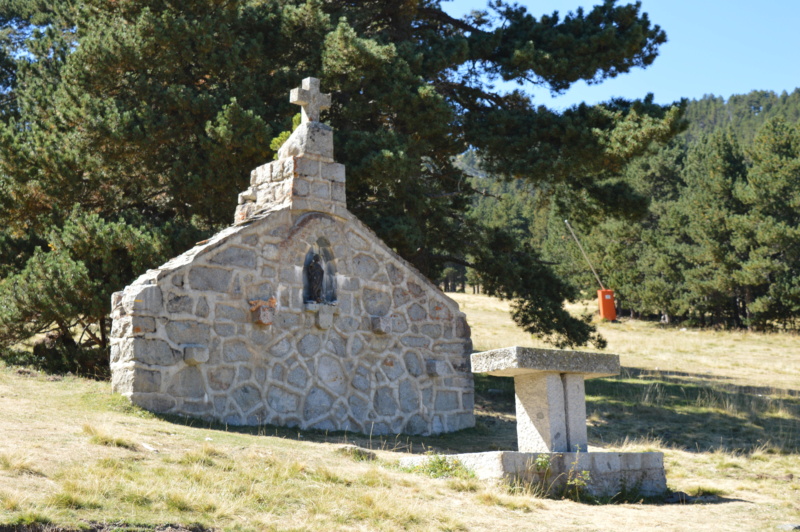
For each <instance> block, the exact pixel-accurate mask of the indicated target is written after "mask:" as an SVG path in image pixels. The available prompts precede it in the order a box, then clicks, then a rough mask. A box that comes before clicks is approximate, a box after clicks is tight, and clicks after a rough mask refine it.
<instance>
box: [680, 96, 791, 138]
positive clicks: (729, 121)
mask: <svg viewBox="0 0 800 532" xmlns="http://www.w3.org/2000/svg"><path fill="white" fill-rule="evenodd" d="M685 116H686V119H687V120H688V121H689V129H688V130H686V132H685V133H683V137H684V138H685V139H686V143H687V144H691V143H693V142H695V141H696V140H697V139H699V138H700V137H701V136H702V135H703V134H707V133H711V132H713V131H715V130H717V129H721V128H726V127H730V128H731V130H732V131H733V133H734V135H735V136H736V137H737V140H738V141H739V142H740V143H742V145H749V144H750V143H751V142H752V140H753V137H754V136H755V134H756V132H757V131H758V129H759V128H760V127H761V126H762V125H763V124H764V123H765V122H766V121H767V120H769V119H770V118H775V117H781V118H783V119H784V120H786V121H787V122H789V123H791V124H796V123H798V122H800V88H797V89H795V90H793V91H792V92H791V93H787V92H786V91H783V92H782V93H781V94H775V93H774V92H772V91H758V90H755V91H752V92H749V93H747V94H735V95H733V96H731V97H730V98H728V99H727V100H725V98H723V97H721V96H714V95H713V94H709V95H706V96H704V97H703V98H701V99H699V100H691V101H690V102H689V105H688V106H687V108H686V115H685Z"/></svg>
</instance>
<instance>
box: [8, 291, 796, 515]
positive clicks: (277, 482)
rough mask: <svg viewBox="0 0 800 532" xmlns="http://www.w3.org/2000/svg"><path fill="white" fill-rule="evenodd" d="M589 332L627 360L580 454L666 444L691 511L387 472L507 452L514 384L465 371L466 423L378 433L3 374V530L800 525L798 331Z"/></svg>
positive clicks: (502, 328)
mask: <svg viewBox="0 0 800 532" xmlns="http://www.w3.org/2000/svg"><path fill="white" fill-rule="evenodd" d="M456 297H457V298H458V299H459V302H460V304H461V306H462V308H463V309H464V310H465V311H466V312H467V316H468V319H469V321H470V324H471V326H472V331H473V338H474V340H475V343H476V345H477V346H478V348H481V349H485V348H488V347H502V346H507V345H514V344H519V345H536V343H535V342H534V341H533V340H532V339H531V338H530V337H527V335H524V334H523V333H521V332H520V331H519V330H517V329H515V328H514V326H513V323H511V321H510V319H509V318H508V316H507V314H504V311H503V308H504V304H503V303H501V302H498V301H496V300H491V299H489V298H485V297H484V296H465V295H456ZM573 310H575V311H576V312H580V311H581V309H580V308H576V309H573ZM598 327H599V328H600V330H601V332H602V333H603V334H604V335H605V336H606V337H607V338H608V339H609V343H610V347H609V349H608V351H609V352H619V353H620V354H621V355H622V362H623V365H624V366H625V370H624V372H623V374H622V375H620V376H619V377H618V378H613V379H596V380H592V381H589V382H587V412H588V417H589V438H590V447H591V448H592V449H598V448H604V449H607V450H620V451H653V450H657V451H662V452H664V454H665V463H666V467H667V480H668V483H669V487H670V488H671V489H672V490H674V491H682V492H684V493H687V494H689V495H690V496H692V497H698V498H699V500H702V501H703V502H702V503H697V504H689V505H684V506H680V505H676V506H673V505H660V504H652V502H653V501H645V502H649V504H638V501H639V500H641V499H640V498H637V497H636V495H635V494H621V496H619V497H617V498H616V499H614V500H611V501H610V502H612V503H613V502H616V501H627V502H622V503H616V504H608V505H601V506H598V505H597V504H596V503H597V502H598V501H593V502H591V503H586V502H584V503H577V502H573V501H569V500H551V499H545V498H541V497H540V493H537V492H536V491H535V490H533V489H531V487H529V486H511V487H508V486H495V485H491V484H487V483H485V482H482V481H479V480H477V479H475V478H474V477H472V476H471V475H469V474H468V473H466V472H464V471H463V470H462V469H459V468H458V467H457V466H454V465H453V464H452V463H451V461H450V460H442V461H441V463H439V464H438V465H435V466H434V467H432V468H431V471H425V472H423V473H425V474H419V473H412V472H405V471H402V470H399V469H398V468H397V467H395V466H394V465H393V464H394V463H395V462H396V461H397V459H398V457H399V456H400V455H401V453H406V452H414V453H425V452H445V453H452V452H470V451H484V450H491V449H514V448H515V445H516V429H515V420H514V395H513V383H512V380H511V379H500V378H490V377H484V376H478V377H477V378H476V417H477V422H478V423H477V426H476V427H475V428H474V429H468V430H466V431H462V432H460V433H456V434H450V435H443V436H440V437H429V438H422V437H409V436H398V437H391V438H378V437H370V436H369V435H358V434H345V433H321V432H314V431H305V432H299V431H297V430H294V429H286V428H279V427H266V426H265V427H254V428H233V427H225V426H224V425H214V424H208V423H203V422H199V421H197V420H191V419H185V418H171V417H159V416H155V415H152V414H150V413H147V412H144V411H142V410H140V409H138V408H135V407H132V406H130V404H129V403H128V402H127V401H125V400H124V399H123V398H121V397H119V396H115V395H111V394H110V393H109V385H108V383H106V382H98V381H92V380H86V379H79V378H76V377H72V376H65V377H63V378H58V379H53V378H52V377H48V376H47V375H44V374H40V373H37V372H35V371H28V370H19V369H18V368H12V367H2V366H0V411H2V412H3V416H0V434H2V435H3V438H0V525H15V524H26V523H27V524H33V523H39V524H45V523H54V524H56V525H57V526H60V527H62V528H66V529H68V530H69V529H72V530H77V529H80V528H85V527H86V526H87V523H114V524H115V525H114V526H115V527H117V528H118V529H119V530H133V529H136V530H154V529H155V527H157V526H159V525H164V524H165V523H173V524H175V525H182V526H183V527H184V529H188V528H189V527H190V526H195V525H196V526H198V527H203V528H205V529H211V528H214V529H220V530H238V531H245V530H284V529H294V530H318V529H326V530H354V529H355V530H406V529H413V530H516V529H524V530H571V529H587V530H609V529H619V528H636V529H659V530H681V529H685V526H686V524H687V523H691V526H692V528H693V529H695V530H709V531H710V530H774V529H775V528H776V527H778V526H781V525H784V524H791V523H800V458H799V457H798V455H799V454H800V449H799V447H800V446H799V445H798V441H800V397H799V396H800V393H798V383H800V378H798V368H799V367H800V347H799V346H800V343H798V342H796V340H797V337H796V336H793V335H781V334H773V335H748V334H746V333H724V332H719V331H681V330H680V329H676V328H662V327H659V326H657V325H654V324H647V323H641V322H626V321H622V322H620V323H617V324H608V323H600V324H598ZM764 353H769V354H770V356H769V357H765V355H764ZM766 359H768V362H769V363H768V364H767V360H766ZM765 364H767V365H766V366H764V365H765ZM365 449H366V450H365ZM432 477H433V478H432ZM437 477H438V478H437ZM622 495H625V496H622ZM601 502H602V501H601ZM0 528H2V526H0ZM198 529H199V528H198Z"/></svg>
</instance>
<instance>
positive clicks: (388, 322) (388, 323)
mask: <svg viewBox="0 0 800 532" xmlns="http://www.w3.org/2000/svg"><path fill="white" fill-rule="evenodd" d="M370 326H371V327H372V332H374V333H375V334H389V333H391V332H392V318H391V316H373V317H372V318H370Z"/></svg>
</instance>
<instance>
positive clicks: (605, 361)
mask: <svg viewBox="0 0 800 532" xmlns="http://www.w3.org/2000/svg"><path fill="white" fill-rule="evenodd" d="M471 361H472V372H473V373H488V374H489V375H494V376H497V377H514V376H516V375H526V374H532V373H577V374H581V375H583V376H584V378H586V379H593V378H596V377H608V376H611V375H619V355H608V354H604V353H586V352H583V351H564V350H561V349H539V348H534V347H504V348H502V349H492V350H491V351H484V352H482V353H473V354H472V355H471Z"/></svg>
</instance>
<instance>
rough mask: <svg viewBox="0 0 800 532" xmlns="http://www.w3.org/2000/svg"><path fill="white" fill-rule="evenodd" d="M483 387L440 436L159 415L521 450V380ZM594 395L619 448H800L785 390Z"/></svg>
mask: <svg viewBox="0 0 800 532" xmlns="http://www.w3.org/2000/svg"><path fill="white" fill-rule="evenodd" d="M475 392H476V393H475V419H476V426H475V427H474V428H470V429H465V430H461V431H458V432H454V433H449V434H442V435H438V436H411V435H405V434H400V435H389V436H378V435H370V434H360V433H354V432H344V431H337V432H332V431H318V430H300V429H297V428H287V427H278V426H274V425H260V426H253V427H249V426H232V425H225V424H222V423H219V422H210V421H203V420H199V419H195V418H187V417H182V416H175V415H163V414H157V415H156V417H159V418H161V419H164V420H166V421H169V422H171V423H177V424H181V425H186V426H192V427H196V428H202V429H208V430H219V431H225V432H231V433H239V434H250V435H254V436H272V437H279V438H286V439H293V440H297V441H309V442H317V443H321V442H326V443H335V444H338V443H342V444H344V443H349V444H354V445H358V446H360V447H364V448H367V449H372V450H388V451H398V452H409V453H415V454H421V453H427V452H436V453H445V454H448V453H465V452H482V451H494V450H511V451H513V450H516V449H517V433H516V418H515V415H514V414H515V405H514V381H513V379H510V378H502V377H490V376H486V375H476V378H475ZM760 392H763V393H760ZM586 400H587V416H588V420H589V422H588V424H589V427H588V428H589V444H590V445H593V446H599V447H616V448H619V447H624V446H625V445H626V444H627V443H629V442H631V441H637V440H639V441H644V442H645V445H647V442H648V441H651V442H653V446H654V447H671V448H676V449H682V450H685V451H689V452H709V451H714V450H721V451H726V452H738V453H745V454H749V453H752V452H754V451H761V452H765V453H777V454H790V453H798V452H800V397H796V396H793V395H789V394H787V393H786V392H785V390H765V389H755V390H754V389H751V388H746V387H737V386H733V385H730V384H720V383H719V382H716V381H707V380H703V379H702V378H701V377H700V376H698V375H693V374H689V373H687V374H681V375H674V374H670V375H665V374H658V373H651V372H642V371H640V370H636V369H629V368H623V371H622V374H621V375H620V376H619V377H616V378H605V379H592V380H589V381H587V382H586Z"/></svg>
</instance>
